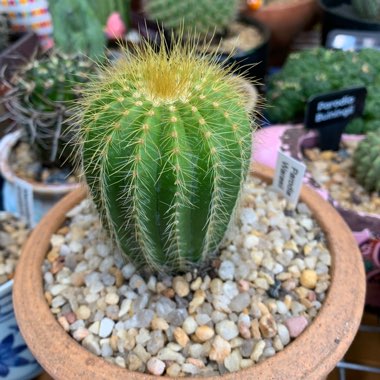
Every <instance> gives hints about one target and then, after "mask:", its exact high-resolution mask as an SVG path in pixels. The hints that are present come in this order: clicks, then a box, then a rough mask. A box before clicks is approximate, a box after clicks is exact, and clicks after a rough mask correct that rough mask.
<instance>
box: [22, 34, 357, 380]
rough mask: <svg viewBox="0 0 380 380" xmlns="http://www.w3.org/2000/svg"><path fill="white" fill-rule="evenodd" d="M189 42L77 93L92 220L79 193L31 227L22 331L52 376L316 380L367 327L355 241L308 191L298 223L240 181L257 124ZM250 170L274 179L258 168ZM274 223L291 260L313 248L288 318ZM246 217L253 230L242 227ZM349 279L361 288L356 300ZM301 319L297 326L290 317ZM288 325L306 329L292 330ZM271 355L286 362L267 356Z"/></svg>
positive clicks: (223, 74)
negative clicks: (269, 248)
mask: <svg viewBox="0 0 380 380" xmlns="http://www.w3.org/2000/svg"><path fill="white" fill-rule="evenodd" d="M188 43H189V42H188ZM188 43H187V44H185V45H184V46H183V45H182V42H176V43H173V42H172V47H171V48H172V49H171V50H170V51H168V50H167V49H166V46H165V45H164V44H163V45H161V48H160V49H159V51H158V52H155V51H154V49H153V48H152V47H151V46H149V45H144V46H141V47H139V48H138V49H137V51H136V55H134V56H133V57H131V58H130V59H125V60H122V61H119V62H118V64H117V65H116V66H115V67H112V68H108V69H106V70H105V71H104V72H103V74H102V78H101V79H98V80H96V79H95V80H94V81H92V82H91V83H90V84H89V85H88V86H86V90H84V97H83V99H82V100H81V101H80V103H79V106H78V112H79V115H80V117H79V135H78V136H79V137H78V141H79V149H78V150H79V157H80V159H81V160H80V161H81V166H82V167H83V170H84V175H85V177H86V180H87V184H88V190H89V192H90V194H91V195H92V199H93V201H94V203H95V205H96V209H97V210H98V215H97V214H96V213H94V212H93V209H92V208H93V205H92V203H91V202H89V200H88V199H85V197H86V196H87V192H86V189H84V188H83V189H81V190H78V191H76V192H72V193H71V194H69V195H68V196H67V197H65V199H64V200H62V201H61V202H59V204H57V205H56V207H54V209H53V210H51V211H50V212H49V214H48V215H47V216H46V217H45V218H44V219H43V220H42V221H41V222H40V223H39V225H38V226H37V227H36V229H35V230H34V232H33V234H32V236H31V238H30V240H28V244H27V245H26V247H25V250H24V253H25V254H24V253H23V254H22V258H21V261H20V263H19V266H18V270H17V274H16V279H15V291H14V302H15V309H16V314H17V319H18V322H19V324H20V326H21V330H22V332H23V334H24V337H25V338H26V340H27V343H28V345H29V347H30V348H31V350H32V352H33V353H34V354H35V355H36V357H38V359H39V360H40V362H41V364H42V365H43V366H44V368H45V369H46V370H47V371H48V372H49V373H51V374H52V375H53V376H54V377H55V378H56V379H57V380H59V379H65V380H68V379H77V378H78V377H81V378H83V377H87V378H90V377H91V378H93V379H95V378H99V379H100V378H112V379H123V378H131V379H134V378H136V379H138V378H141V377H143V376H145V375H142V374H138V373H135V372H137V371H139V372H148V373H150V374H153V375H163V374H165V375H167V376H173V377H179V376H186V375H188V374H190V375H196V376H197V375H203V376H219V375H221V374H224V378H226V379H232V378H236V376H237V375H236V373H234V374H228V373H226V372H236V371H240V370H241V371H242V372H241V373H239V374H238V376H239V375H241V377H242V378H248V377H252V378H253V377H258V378H269V376H270V374H273V373H275V374H278V378H284V377H289V378H292V379H297V378H308V379H313V378H321V377H322V376H324V375H327V373H328V372H329V370H331V369H332V368H333V366H334V365H335V363H336V361H337V360H339V359H340V358H341V357H342V355H343V352H344V350H345V349H347V347H348V345H349V343H350V341H351V339H352V338H353V336H354V334H355V331H356V329H357V326H358V324H359V320H360V316H361V312H362V310H361V308H362V304H363V300H364V271H363V268H361V267H360V255H359V252H358V250H357V249H355V242H354V241H353V238H352V236H350V234H349V230H348V229H347V227H346V226H345V224H344V223H343V222H342V220H341V219H339V217H338V215H337V214H336V213H335V211H334V210H333V209H332V208H331V207H330V206H329V205H328V204H326V203H324V202H321V200H320V198H319V197H318V196H317V195H316V194H314V193H313V192H312V191H307V190H304V192H303V194H302V199H304V200H305V202H307V203H308V205H309V206H310V207H311V210H312V211H311V212H310V211H309V210H308V208H307V207H306V205H305V204H302V205H300V207H299V209H298V210H292V211H291V210H290V209H287V205H286V202H284V200H283V199H280V198H278V195H276V194H275V193H273V192H271V191H269V190H268V189H267V188H263V187H262V186H265V185H264V184H263V183H261V184H259V183H258V182H255V181H254V182H248V183H247V182H246V181H247V179H248V177H249V169H250V154H251V140H252V126H251V123H252V120H251V117H250V114H251V112H250V110H249V109H248V108H249V107H248V106H247V105H248V103H250V102H248V103H247V96H246V93H245V89H244V88H242V81H241V79H239V77H237V76H234V75H232V72H230V71H228V70H227V69H225V68H222V67H221V66H220V65H217V64H216V63H215V61H213V60H211V61H210V60H209V59H208V58H206V57H205V56H199V55H198V54H196V53H195V52H196V47H195V46H193V45H191V44H190V45H188ZM256 171H257V172H258V174H257V176H259V177H261V178H263V179H265V180H266V181H269V175H268V172H266V171H265V170H264V169H263V168H260V167H259V166H258V167H257V168H256ZM260 173H261V174H260ZM243 190H244V191H243ZM267 190H268V191H267ZM239 201H240V202H242V203H243V205H244V206H243V211H241V212H239V211H238V210H239V209H240V208H239V204H238V203H240V202H239ZM255 209H257V212H255V211H254V210H255ZM285 209H286V210H287V213H288V214H289V215H292V216H289V215H288V216H287V215H285ZM259 210H261V212H260V211H259ZM277 210H281V211H278V212H277ZM280 212H281V214H282V215H284V218H285V219H284V222H285V223H286V224H287V225H288V228H289V229H292V230H291V232H290V231H288V235H286V236H287V237H286V238H285V237H284V239H286V240H289V242H288V246H289V247H290V248H289V249H290V250H291V249H296V248H295V247H296V246H297V244H298V243H299V244H300V246H299V248H298V246H297V250H298V252H299V256H301V257H302V252H303V250H304V248H305V247H304V245H307V243H308V242H309V240H310V238H311V239H313V237H315V239H319V240H318V241H314V243H313V244H315V247H314V248H315V250H316V251H317V252H316V251H314V253H311V251H313V250H314V248H313V247H308V248H305V249H306V251H307V252H308V253H310V254H311V255H312V256H313V257H314V258H311V260H309V261H310V262H311V265H313V263H314V264H315V266H314V269H315V270H313V269H310V268H309V269H310V270H306V272H304V273H303V275H302V283H303V285H302V286H301V285H300V287H301V288H302V287H303V286H305V287H304V289H303V290H302V289H300V290H299V293H300V294H301V295H298V296H297V295H296V293H295V292H293V293H291V294H292V295H293V296H294V297H295V298H294V305H293V306H294V307H293V308H292V307H291V303H292V302H293V301H292V300H293V299H292V297H291V296H290V295H289V293H286V295H287V296H289V297H290V300H289V297H287V298H286V299H287V300H286V301H281V304H280V305H281V306H279V308H282V311H283V312H284V315H283V316H281V315H280V313H278V315H277V318H278V319H276V320H275V318H274V317H273V315H271V310H272V311H273V310H275V309H276V310H278V309H277V303H276V299H275V298H273V297H276V295H275V294H277V296H278V297H283V296H284V294H283V293H282V292H281V291H280V290H279V287H281V286H280V285H281V283H282V281H286V280H285V279H289V277H287V276H289V275H290V276H291V277H292V275H291V273H290V272H288V269H286V270H285V268H284V266H281V265H280V264H279V265H280V266H276V270H274V269H273V268H274V267H275V264H274V263H273V262H272V264H270V263H269V261H270V259H269V257H265V258H264V256H263V255H262V254H263V251H262V248H261V247H262V246H261V244H264V245H266V244H273V245H276V247H277V251H276V252H277V255H280V256H281V252H282V250H281V249H280V247H279V245H278V244H282V243H284V244H285V241H283V242H282V243H281V242H280V243H278V241H277V240H278V239H277V238H278V236H279V235H280V236H281V232H280V230H279V229H278V228H280V227H278V226H283V224H281V223H280V222H278V225H277V227H278V228H277V227H276V226H275V224H276V223H277V222H276V221H275V220H274V219H273V223H272V225H271V226H270V225H269V224H270V223H269V218H276V217H277V216H278V214H279V213H280ZM311 213H312V214H313V215H315V217H316V218H317V219H318V221H319V222H320V224H321V226H323V227H322V228H323V229H324V233H326V238H327V239H328V242H329V249H330V250H331V252H332V253H333V263H334V267H335V270H334V271H333V273H332V282H331V286H330V288H329V292H328V293H327V295H326V289H327V288H328V286H329V284H330V281H329V279H330V273H329V270H328V266H329V264H330V260H331V257H330V255H329V253H328V249H327V247H326V244H325V241H324V237H323V233H322V231H321V229H320V228H319V227H318V226H316V224H315V222H314V221H313V220H312V219H311V218H312V217H311ZM238 215H239V218H240V219H241V220H242V221H243V220H244V222H242V223H243V224H244V226H240V227H238V224H235V218H237V216H238ZM322 215H323V216H322ZM324 218H326V220H325V219H324ZM100 223H101V224H102V226H103V228H101V227H100ZM297 223H301V224H297ZM302 223H304V227H302V226H301V225H302ZM329 223H332V225H330V228H331V227H332V226H334V227H333V228H332V229H334V231H332V229H331V230H329V227H328V225H329ZM62 224H64V226H62ZM296 224H297V226H299V228H298V227H295V225H296ZM239 228H240V230H239ZM293 228H294V229H293ZM336 228H337V229H339V231H336ZM274 229H276V232H275V231H274ZM306 229H307V232H306ZM226 231H227V234H226V235H225V233H226ZM239 231H241V232H242V233H245V235H240V232H239ZM266 235H268V239H269V240H270V241H271V242H272V243H269V241H267V240H265V239H266ZM317 235H318V236H319V237H317ZM296 237H297V239H298V238H300V240H299V241H298V243H296V242H295V241H293V239H296ZM261 239H264V240H261ZM271 239H272V240H271ZM276 239H277V240H276ZM274 240H276V241H277V243H278V244H277V243H276V242H275V241H274ZM280 240H282V239H280ZM290 240H292V241H290ZM222 241H223V243H222ZM265 241H267V243H265ZM235 244H236V245H235ZM257 244H258V246H259V247H258V250H253V249H254V246H255V245H257ZM292 247H293V248H292ZM219 249H220V251H219ZM308 249H309V251H308ZM48 251H49V252H48ZM285 251H287V249H285ZM260 252H261V253H260ZM47 253H48V254H47ZM112 253H114V254H115V255H113V254H112ZM46 254H47V256H46ZM119 254H121V255H122V256H123V257H124V258H127V259H128V262H127V263H125V262H124V261H123V260H122V259H121V257H120V256H119ZM260 255H261V256H260ZM274 256H276V254H274ZM317 256H318V257H323V260H322V259H319V258H317ZM348 256H349V259H347V257H348ZM287 257H288V256H287ZM291 257H293V258H294V260H297V261H296V262H298V261H299V257H298V255H297V257H295V256H294V254H293V253H292V254H291ZM288 258H289V257H288ZM340 258H345V259H343V262H341V261H340ZM271 260H273V258H272V259H271ZM290 262H291V259H290V260H288V262H287V263H285V262H284V265H285V266H286V268H288V266H289V267H290V266H292V265H293V264H294V265H293V269H289V270H290V271H293V272H297V273H298V274H299V277H297V280H294V281H296V283H297V284H299V281H300V277H301V270H300V269H296V268H295V266H296V264H295V262H294V263H293V262H292V264H290ZM264 263H265V264H264ZM317 263H318V264H317ZM265 265H267V267H264V266H265ZM305 265H306V264H305ZM41 266H42V271H41ZM269 268H271V269H269ZM297 268H298V267H297ZM305 269H306V267H303V268H302V271H304V270H305ZM284 271H286V272H287V273H288V274H287V275H285V276H284V277H282V276H281V274H284V273H282V272H284ZM316 271H319V274H318V275H317V272H316ZM277 275H279V276H280V277H279V279H277V278H276V279H277V280H278V281H280V282H279V283H278V282H275V277H276V276H277ZM272 276H273V277H272ZM347 277H350V278H354V280H353V282H354V283H355V287H354V288H349V289H347V281H346V279H347ZM281 278H282V280H280V279H281ZM60 281H63V283H61V282H60ZM317 284H318V285H317ZM338 284H340V285H338ZM272 285H273V286H272ZM307 287H309V288H307ZM290 288H291V286H289V292H291V289H290ZM276 289H277V290H276ZM293 289H294V288H293ZM308 289H309V290H308ZM312 289H314V290H315V292H314V290H312ZM310 291H311V292H312V293H311V295H310V297H311V298H310V299H309V300H306V299H304V298H305V297H307V295H308V294H309V292H310ZM341 291H343V292H344V293H345V294H344V295H343V294H342V293H341ZM280 293H281V295H279V294H280ZM325 296H326V297H327V298H326V303H325V305H324V306H323V307H322V309H321V310H320V312H319V314H318V316H317V317H316V318H317V321H318V322H316V323H315V324H314V327H313V324H311V325H310V326H309V327H308V328H307V329H306V330H305V331H304V333H302V334H301V335H300V336H299V337H298V338H297V340H296V341H295V342H293V343H292V344H291V345H289V347H287V348H286V349H285V350H283V348H284V346H283V343H282V341H281V338H280V337H279V334H280V335H281V336H282V339H283V340H284V342H285V344H288V343H289V341H290V332H289V331H290V330H291V331H292V333H291V336H292V337H295V336H297V335H299V334H300V333H301V331H303V330H304V329H305V328H306V325H307V324H308V320H307V318H306V316H308V317H309V318H310V319H312V318H313V317H314V316H315V315H316V314H317V312H318V310H319V308H320V306H321V302H322V301H323V300H324V297H325ZM297 297H298V298H297ZM300 298H302V299H304V301H303V302H304V303H305V305H307V306H305V305H302V304H301V303H300V302H297V301H296V300H299V299H300ZM312 300H313V301H312ZM314 301H315V302H316V303H315V307H314V306H313V303H312V302H314ZM286 302H287V304H288V306H286ZM289 302H290V303H289ZM270 305H272V306H270ZM274 305H276V307H275V306H274ZM337 307H338V308H339V310H340V312H339V313H337V312H336V308H337ZM30 308H32V309H33V315H31V314H32V313H31V312H30ZM297 308H298V312H297V311H296V313H301V314H299V315H297V317H296V319H295V320H294V319H291V318H292V317H291V316H292V315H293V314H292V313H293V311H294V310H296V309H297ZM291 309H294V310H293V311H291ZM306 309H308V310H309V309H313V310H314V312H313V311H310V314H308V312H307V311H306ZM301 310H302V312H301ZM303 312H304V313H303ZM31 318H33V321H34V322H32V323H31ZM251 319H252V321H251ZM284 319H286V320H288V319H291V322H297V321H298V322H300V323H298V324H297V328H295V327H296V326H295V324H294V323H293V327H294V328H293V327H291V326H290V325H289V329H290V330H288V328H287V327H285V325H284V324H283V323H285V322H283V321H284ZM288 322H289V321H288ZM46 323H47V324H48V325H49V328H46ZM251 323H252V326H253V327H252V326H251ZM251 327H252V328H251ZM260 329H261V330H260ZM67 332H71V334H72V335H71V336H70V335H69V334H68V333H67ZM276 336H277V338H275V337H276ZM317 336H318V337H317ZM331 336H333V337H334V339H335V341H334V339H331ZM321 337H322V338H321ZM318 338H321V340H322V341H323V342H321V341H320V339H318ZM272 339H273V340H276V341H277V343H274V342H272ZM40 340H41V341H40ZM310 341H313V344H310ZM337 341H339V344H338V343H337ZM77 342H80V344H78V343H77ZM266 342H268V344H269V342H270V344H272V343H273V345H274V346H273V347H272V346H271V347H269V346H268V347H267V346H266V344H267V343H266ZM307 342H309V344H308V343H307ZM243 344H244V346H243ZM326 345H327V347H326ZM62 347H65V350H62ZM274 347H277V350H278V351H281V350H283V352H280V353H278V355H274V354H275V353H276V349H275V348H274ZM300 348H301V350H302V353H303V355H299V354H298V355H297V352H298V351H297V350H299V349H300ZM47 349H48V350H49V354H47V351H46V350H47ZM326 352H329V355H326V354H325V353H326ZM316 353H317V354H316ZM97 356H102V357H103V358H106V360H103V359H102V358H100V357H97ZM270 356H273V357H270ZM264 359H266V361H264V362H262V363H261V361H263V360H264ZM301 361H302V363H303V365H301V364H300V363H301ZM258 362H259V363H258ZM316 363H318V364H317V365H316ZM253 364H255V365H253ZM247 367H250V368H247ZM126 368H127V369H126ZM316 368H317V370H316Z"/></svg>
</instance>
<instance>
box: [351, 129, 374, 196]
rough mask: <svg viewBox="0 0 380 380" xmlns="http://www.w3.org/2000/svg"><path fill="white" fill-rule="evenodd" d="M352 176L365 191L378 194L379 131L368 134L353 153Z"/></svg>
mask: <svg viewBox="0 0 380 380" xmlns="http://www.w3.org/2000/svg"><path fill="white" fill-rule="evenodd" d="M353 161H354V175H355V177H356V179H357V181H358V182H359V183H360V184H361V185H362V186H363V187H364V188H365V189H366V190H367V191H377V192H380V130H377V131H375V132H371V133H368V134H367V136H366V138H365V139H364V140H362V141H361V142H360V143H359V144H358V146H357V148H356V150H355V153H354V156H353Z"/></svg>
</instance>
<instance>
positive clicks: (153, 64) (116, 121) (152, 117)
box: [79, 42, 252, 272]
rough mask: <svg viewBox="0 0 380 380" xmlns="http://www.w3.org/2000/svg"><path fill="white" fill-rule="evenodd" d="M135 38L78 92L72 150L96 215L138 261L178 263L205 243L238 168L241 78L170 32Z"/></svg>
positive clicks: (241, 172) (214, 243) (211, 241)
mask: <svg viewBox="0 0 380 380" xmlns="http://www.w3.org/2000/svg"><path fill="white" fill-rule="evenodd" d="M172 49H173V50H172V51H170V52H167V50H166V48H165V46H164V44H163V45H162V46H161V48H160V49H159V51H158V52H155V51H154V50H153V48H152V47H149V46H148V45H144V46H143V47H140V48H139V49H138V51H137V53H136V55H134V56H133V57H132V58H131V59H130V60H125V61H121V62H120V63H119V64H118V65H117V66H116V67H114V68H110V69H107V70H106V71H105V72H104V73H103V79H102V80H101V81H100V82H94V83H92V84H91V85H90V86H89V87H88V88H87V91H85V94H84V97H83V99H82V101H81V102H80V104H81V106H80V109H81V110H82V117H81V120H80V121H79V125H80V127H81V133H80V134H81V136H80V138H79V141H81V156H82V166H83V169H84V173H85V177H86V179H87V183H88V185H89V188H90V191H91V194H92V196H93V199H94V201H95V204H96V206H97V209H98V211H99V213H100V216H101V219H102V221H103V225H104V226H105V227H106V229H107V230H108V231H109V233H110V235H111V237H113V239H114V240H115V241H116V242H117V245H118V246H119V248H120V249H121V250H122V252H124V254H125V255H126V256H127V257H129V259H130V260H131V261H132V262H134V263H135V264H136V265H138V266H144V267H146V268H150V269H153V270H157V271H161V272H162V271H175V270H184V269H187V268H188V267H189V265H191V264H195V263H199V262H200V261H202V260H203V259H205V258H206V257H207V256H208V255H209V254H210V253H213V252H214V251H215V250H216V248H217V247H218V245H219V243H220V242H221V240H222V238H223V235H224V233H225V231H226V229H227V227H228V225H229V222H230V220H231V216H232V215H233V211H234V210H235V206H236V203H237V200H238V197H239V192H240V189H241V186H242V183H243V181H244V179H245V177H246V174H247V171H248V167H249V162H250V151H251V132H252V130H251V121H250V115H249V111H248V110H247V109H246V107H245V106H246V98H245V96H244V89H242V86H241V78H238V77H235V76H233V75H232V73H231V72H230V71H227V69H223V68H221V67H220V66H219V65H217V64H216V63H213V62H211V61H210V60H208V59H206V57H200V56H197V55H196V53H195V52H194V50H195V49H196V48H195V47H194V46H181V44H180V43H179V42H177V43H176V44H175V46H174V47H173V48H172Z"/></svg>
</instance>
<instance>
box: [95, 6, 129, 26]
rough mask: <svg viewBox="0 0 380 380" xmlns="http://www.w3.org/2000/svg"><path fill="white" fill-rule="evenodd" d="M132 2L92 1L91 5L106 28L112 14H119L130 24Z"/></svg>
mask: <svg viewBox="0 0 380 380" xmlns="http://www.w3.org/2000/svg"><path fill="white" fill-rule="evenodd" d="M130 1H131V0H107V1H105V0H91V1H90V2H89V5H90V6H91V7H92V9H93V11H94V13H95V15H96V17H97V18H98V20H99V21H100V23H101V24H102V25H103V26H104V25H106V23H107V20H108V17H109V16H110V15H111V13H112V12H118V13H119V14H120V16H121V18H122V19H123V21H124V22H125V23H128V22H129V8H130V4H129V3H130Z"/></svg>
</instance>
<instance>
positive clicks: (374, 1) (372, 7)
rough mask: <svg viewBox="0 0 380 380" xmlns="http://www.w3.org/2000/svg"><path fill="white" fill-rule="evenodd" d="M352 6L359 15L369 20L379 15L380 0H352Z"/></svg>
mask: <svg viewBox="0 0 380 380" xmlns="http://www.w3.org/2000/svg"><path fill="white" fill-rule="evenodd" d="M352 6H353V7H354V10H355V11H356V12H357V13H358V14H359V16H360V17H363V18H366V19H370V20H371V19H377V18H379V16H380V0H352Z"/></svg>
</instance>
